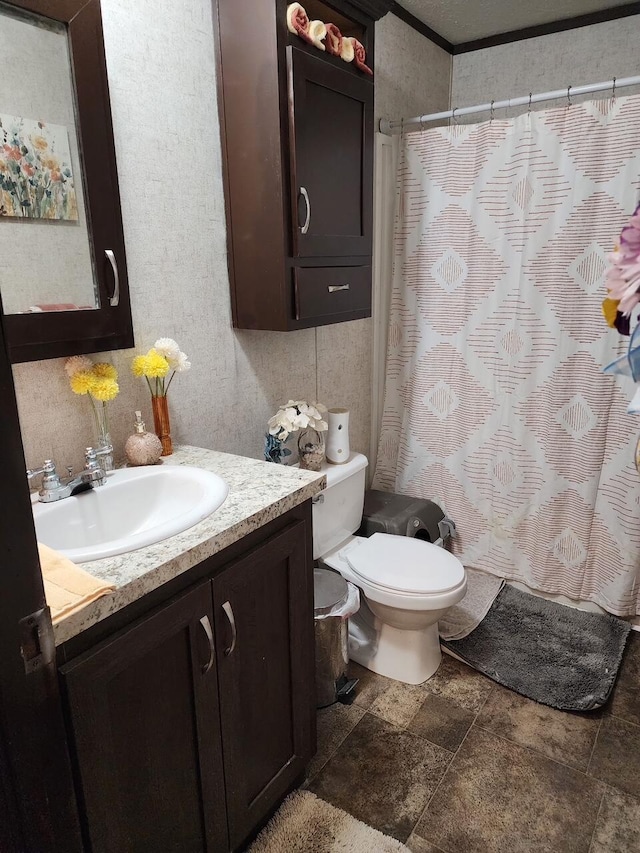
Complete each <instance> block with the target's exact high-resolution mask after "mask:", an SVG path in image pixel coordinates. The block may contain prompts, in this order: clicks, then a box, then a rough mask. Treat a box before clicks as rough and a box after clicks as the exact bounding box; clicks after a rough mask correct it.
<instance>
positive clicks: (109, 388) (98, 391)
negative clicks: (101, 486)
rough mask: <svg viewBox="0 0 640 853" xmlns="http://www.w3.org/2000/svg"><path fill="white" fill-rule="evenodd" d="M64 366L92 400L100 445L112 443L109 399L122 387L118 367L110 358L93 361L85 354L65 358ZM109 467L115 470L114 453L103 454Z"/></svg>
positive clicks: (76, 389)
mask: <svg viewBox="0 0 640 853" xmlns="http://www.w3.org/2000/svg"><path fill="white" fill-rule="evenodd" d="M64 369H65V371H66V374H67V376H68V377H69V384H70V385H71V390H72V391H73V393H74V394H80V395H86V396H87V397H88V399H89V402H90V403H91V412H92V414H93V420H94V424H95V428H96V433H97V448H98V449H99V448H106V447H111V436H110V434H109V420H108V417H107V403H108V402H109V400H114V399H115V398H116V397H117V396H118V393H119V391H120V387H119V386H118V371H117V370H116V369H115V367H114V366H113V365H112V364H109V363H108V362H102V361H101V362H96V363H94V362H92V361H91V359H90V358H87V356H85V355H74V356H72V357H71V358H68V359H67V360H66V362H65V365H64ZM101 464H102V466H103V467H104V469H105V471H111V470H113V455H112V454H111V453H107V454H106V455H103V456H102V458H101Z"/></svg>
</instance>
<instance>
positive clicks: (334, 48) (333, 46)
mask: <svg viewBox="0 0 640 853" xmlns="http://www.w3.org/2000/svg"><path fill="white" fill-rule="evenodd" d="M326 26H327V40H326V42H325V44H326V47H327V53H330V54H331V55H332V56H341V55H342V33H341V32H340V30H339V29H338V28H337V27H336V25H335V24H327V25H326Z"/></svg>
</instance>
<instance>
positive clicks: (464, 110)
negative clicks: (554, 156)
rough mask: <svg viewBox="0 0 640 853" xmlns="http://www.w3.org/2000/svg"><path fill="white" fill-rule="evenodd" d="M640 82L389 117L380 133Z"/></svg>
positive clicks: (623, 79)
mask: <svg viewBox="0 0 640 853" xmlns="http://www.w3.org/2000/svg"><path fill="white" fill-rule="evenodd" d="M638 85H640V76H636V77H621V78H620V79H619V80H618V79H617V78H615V77H614V78H613V80H607V81H605V82H604V83H589V84H588V85H586V86H567V88H566V89H556V90H555V91H554V92H540V93H539V94H537V95H534V94H529V95H523V96H522V97H519V98H508V99H507V100H506V101H491V103H489V104H476V106H473V107H455V108H454V109H452V110H445V111H444V112H442V113H429V115H424V116H414V117H413V118H401V119H397V120H396V121H389V120H388V119H384V118H381V119H380V132H381V133H386V134H387V136H391V135H392V134H393V133H394V131H398V130H399V131H400V132H402V131H403V130H406V129H407V128H409V127H412V126H415V125H418V126H419V127H420V129H422V126H423V125H425V124H426V123H427V122H430V121H442V120H443V119H447V118H452V119H454V120H455V119H456V118H458V116H468V115H473V114H474V113H486V112H491V111H493V110H501V109H504V108H505V107H526V106H530V105H531V104H539V103H541V102H542V101H554V100H556V99H558V98H568V100H569V103H571V98H572V97H573V96H575V95H588V94H590V93H591V92H605V91H606V90H607V89H611V91H612V93H614V94H615V92H616V91H617V90H618V89H624V88H625V87H626V86H638Z"/></svg>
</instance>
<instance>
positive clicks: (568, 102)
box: [567, 86, 573, 108]
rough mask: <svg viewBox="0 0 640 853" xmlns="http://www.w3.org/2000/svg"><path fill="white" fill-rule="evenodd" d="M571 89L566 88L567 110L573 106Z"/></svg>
mask: <svg viewBox="0 0 640 853" xmlns="http://www.w3.org/2000/svg"><path fill="white" fill-rule="evenodd" d="M572 88H573V86H567V108H568V107H572V106H573V104H572V103H571V89H572Z"/></svg>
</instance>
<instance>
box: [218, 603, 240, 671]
mask: <svg viewBox="0 0 640 853" xmlns="http://www.w3.org/2000/svg"><path fill="white" fill-rule="evenodd" d="M222 609H223V610H224V613H225V616H226V617H227V619H228V620H229V625H231V645H230V646H229V648H228V649H225V650H224V653H225V656H226V657H229V655H230V654H231V653H232V652H233V650H234V649H235V647H236V639H237V634H236V620H235V618H234V616H233V608H232V607H231V602H230V601H225V603H224V604H223V605H222Z"/></svg>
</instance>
